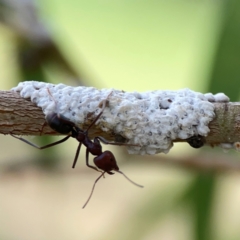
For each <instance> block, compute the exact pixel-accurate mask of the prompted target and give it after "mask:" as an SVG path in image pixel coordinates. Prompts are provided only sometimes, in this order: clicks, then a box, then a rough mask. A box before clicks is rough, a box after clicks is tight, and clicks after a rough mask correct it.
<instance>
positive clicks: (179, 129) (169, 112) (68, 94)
mask: <svg viewBox="0 0 240 240" xmlns="http://www.w3.org/2000/svg"><path fill="white" fill-rule="evenodd" d="M46 89H49V90H50V91H51V93H52V95H53V98H54V99H55V100H56V101H57V102H58V109H57V111H58V113H60V114H62V115H63V116H65V117H66V118H68V119H69V120H70V121H72V122H74V123H75V124H76V125H78V126H79V127H82V124H83V123H84V122H85V120H86V119H87V118H88V116H89V114H93V117H94V116H96V115H97V113H98V112H99V111H100V110H101V106H99V103H100V102H101V101H102V100H104V99H106V98H107V97H108V95H109V94H111V95H110V97H109V99H108V100H109V105H108V107H107V108H106V109H105V110H104V112H103V114H102V116H101V117H100V118H99V120H98V122H97V124H98V125H99V126H100V127H101V129H102V130H103V131H113V132H114V133H115V134H116V135H120V136H122V137H123V138H125V139H127V140H128V143H130V144H137V145H139V147H134V146H129V147H128V152H129V153H131V154H155V153H159V152H164V153H167V152H168V151H169V150H170V148H171V147H172V146H173V140H175V139H188V138H190V137H192V136H198V135H200V136H206V135H207V134H208V132H209V128H208V124H209V122H210V121H211V120H213V118H214V116H215V114H214V105H213V103H212V102H228V101H229V99H228V97H227V96H226V95H224V94H223V93H218V94H216V95H213V94H211V93H207V94H202V93H198V92H194V91H191V90H189V89H182V90H178V91H151V92H145V93H138V92H123V91H119V90H113V89H102V90H98V89H95V88H93V87H70V86H66V85H64V84H57V85H53V84H49V83H42V82H35V81H30V82H22V83H20V84H19V85H18V86H17V87H16V88H14V89H13V90H14V91H18V92H20V95H21V96H22V97H24V98H31V101H33V102H34V103H36V104H37V105H38V106H39V107H41V108H42V109H43V112H44V114H45V115H47V114H49V113H51V112H52V111H56V106H55V103H54V102H53V101H52V99H51V98H50V97H49V94H48V92H47V90H46Z"/></svg>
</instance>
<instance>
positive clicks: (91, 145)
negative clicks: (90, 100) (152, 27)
mask: <svg viewBox="0 0 240 240" xmlns="http://www.w3.org/2000/svg"><path fill="white" fill-rule="evenodd" d="M47 90H48V92H49V95H50V96H51V98H52V99H53V100H54V98H53V96H52V94H51V93H50V90H49V89H47ZM110 95H111V93H110V94H109V95H108V97H109V96H110ZM108 97H107V99H108ZM107 99H105V100H103V102H102V110H101V112H100V113H99V114H98V115H97V116H96V118H95V119H94V120H93V121H92V123H91V124H90V125H89V126H88V128H87V129H86V130H82V129H80V128H79V127H77V126H76V125H75V124H74V123H73V122H71V121H69V120H68V119H67V118H66V117H64V116H63V115H61V114H57V113H50V114H48V115H47V116H46V122H47V123H48V124H49V126H50V127H51V128H52V129H54V130H55V131H57V132H59V133H61V134H68V136H66V137H65V138H63V139H61V140H59V141H57V142H54V143H51V144H48V145H46V146H43V147H39V146H37V145H35V144H33V143H31V142H29V141H27V140H26V139H24V138H21V137H16V136H14V135H12V136H13V137H15V138H17V139H19V140H21V141H23V142H25V143H27V144H29V145H31V146H33V147H35V148H38V149H40V150H42V149H45V148H49V147H52V146H55V145H57V144H60V143H62V142H65V141H66V140H68V139H69V138H70V137H73V138H75V139H76V140H77V141H78V142H79V144H78V148H77V151H76V154H75V158H74V161H73V165H72V168H75V165H76V163H77V160H78V156H79V153H80V149H81V145H82V144H83V145H84V146H85V147H86V165H87V166H88V167H90V168H92V169H94V170H96V171H99V172H101V175H100V176H99V177H98V178H97V179H96V180H95V182H94V185H93V187H92V191H91V193H90V196H89V198H88V199H87V201H86V203H85V204H84V206H83V208H84V207H85V206H86V205H87V203H88V202H89V200H90V199H91V196H92V194H93V191H94V188H95V185H96V183H97V182H98V180H99V179H100V178H101V177H104V174H105V173H108V174H111V175H112V174H114V173H113V172H111V171H116V172H118V173H120V174H122V175H123V176H124V177H125V178H126V179H127V180H129V181H130V182H131V183H133V184H134V185H136V186H138V187H143V186H141V185H139V184H137V183H135V182H133V181H132V180H130V179H129V178H128V177H127V176H126V175H125V174H124V173H123V172H122V171H120V170H119V167H118V165H117V161H116V159H115V157H114V155H113V153H112V152H111V151H104V152H103V151H102V146H101V143H100V141H101V142H103V143H105V144H112V145H128V146H138V145H133V144H125V143H112V142H111V143H110V142H108V141H107V140H106V139H104V138H103V137H100V136H98V137H95V138H94V140H93V141H92V140H91V139H90V138H89V136H88V131H89V129H90V128H91V127H92V126H93V125H94V124H95V123H96V121H97V120H98V119H99V118H100V117H101V115H102V113H103V111H104V109H105V107H106V105H107V103H108V100H107ZM54 102H55V100H54ZM89 153H91V154H92V155H94V156H96V157H95V158H94V159H93V162H94V164H95V165H96V166H97V167H95V166H92V165H90V164H89ZM99 169H101V170H102V171H103V172H102V171H100V170H99Z"/></svg>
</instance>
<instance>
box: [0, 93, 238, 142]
mask: <svg viewBox="0 0 240 240" xmlns="http://www.w3.org/2000/svg"><path fill="white" fill-rule="evenodd" d="M214 106H215V114H216V116H215V118H214V120H213V121H211V122H210V124H209V128H210V133H209V134H208V136H207V137H205V138H204V141H205V142H206V144H209V145H211V146H215V145H218V144H221V143H236V142H240V103H231V102H229V103H214ZM0 113H1V114H0V133H1V134H15V135H38V136H39V135H60V134H59V133H57V132H55V131H54V130H52V129H51V128H50V127H49V126H48V125H47V123H46V121H45V116H44V114H43V112H42V109H41V108H40V107H37V106H36V105H35V104H34V103H32V102H31V101H30V100H28V99H24V98H22V97H21V96H20V95H19V93H17V92H13V91H0ZM85 124H89V123H87V122H86V123H85ZM91 132H92V136H98V135H99V136H104V137H105V138H107V139H108V140H113V136H111V135H109V134H108V133H106V132H103V131H102V130H101V129H100V128H98V127H97V126H93V129H92V131H91ZM184 141H185V140H183V139H176V140H175V141H174V142H184Z"/></svg>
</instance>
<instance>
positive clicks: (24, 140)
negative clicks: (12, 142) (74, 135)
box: [10, 134, 71, 150]
mask: <svg viewBox="0 0 240 240" xmlns="http://www.w3.org/2000/svg"><path fill="white" fill-rule="evenodd" d="M10 135H11V136H12V137H15V138H17V139H19V140H21V141H23V142H25V143H27V144H28V145H30V146H32V147H35V148H37V149H40V150H42V149H45V148H49V147H52V146H55V145H57V144H59V143H62V142H65V141H67V140H68V139H69V138H70V137H71V136H70V135H69V136H67V137H65V138H63V139H61V140H59V141H57V142H54V143H50V144H48V145H46V146H43V147H39V146H37V145H35V144H33V143H31V142H29V141H27V140H26V139H24V138H21V137H17V136H14V135H13V134H10Z"/></svg>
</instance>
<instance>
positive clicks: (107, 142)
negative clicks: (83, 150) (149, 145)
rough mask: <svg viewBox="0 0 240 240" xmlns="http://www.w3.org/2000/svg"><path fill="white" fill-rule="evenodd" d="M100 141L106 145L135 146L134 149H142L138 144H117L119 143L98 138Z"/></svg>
mask: <svg viewBox="0 0 240 240" xmlns="http://www.w3.org/2000/svg"><path fill="white" fill-rule="evenodd" d="M96 138H97V139H98V140H99V141H101V142H102V143H104V144H109V145H118V146H122V145H123V146H133V147H140V146H139V145H137V144H130V143H117V142H109V141H108V140H106V139H105V138H104V137H101V136H98V137H96Z"/></svg>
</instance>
